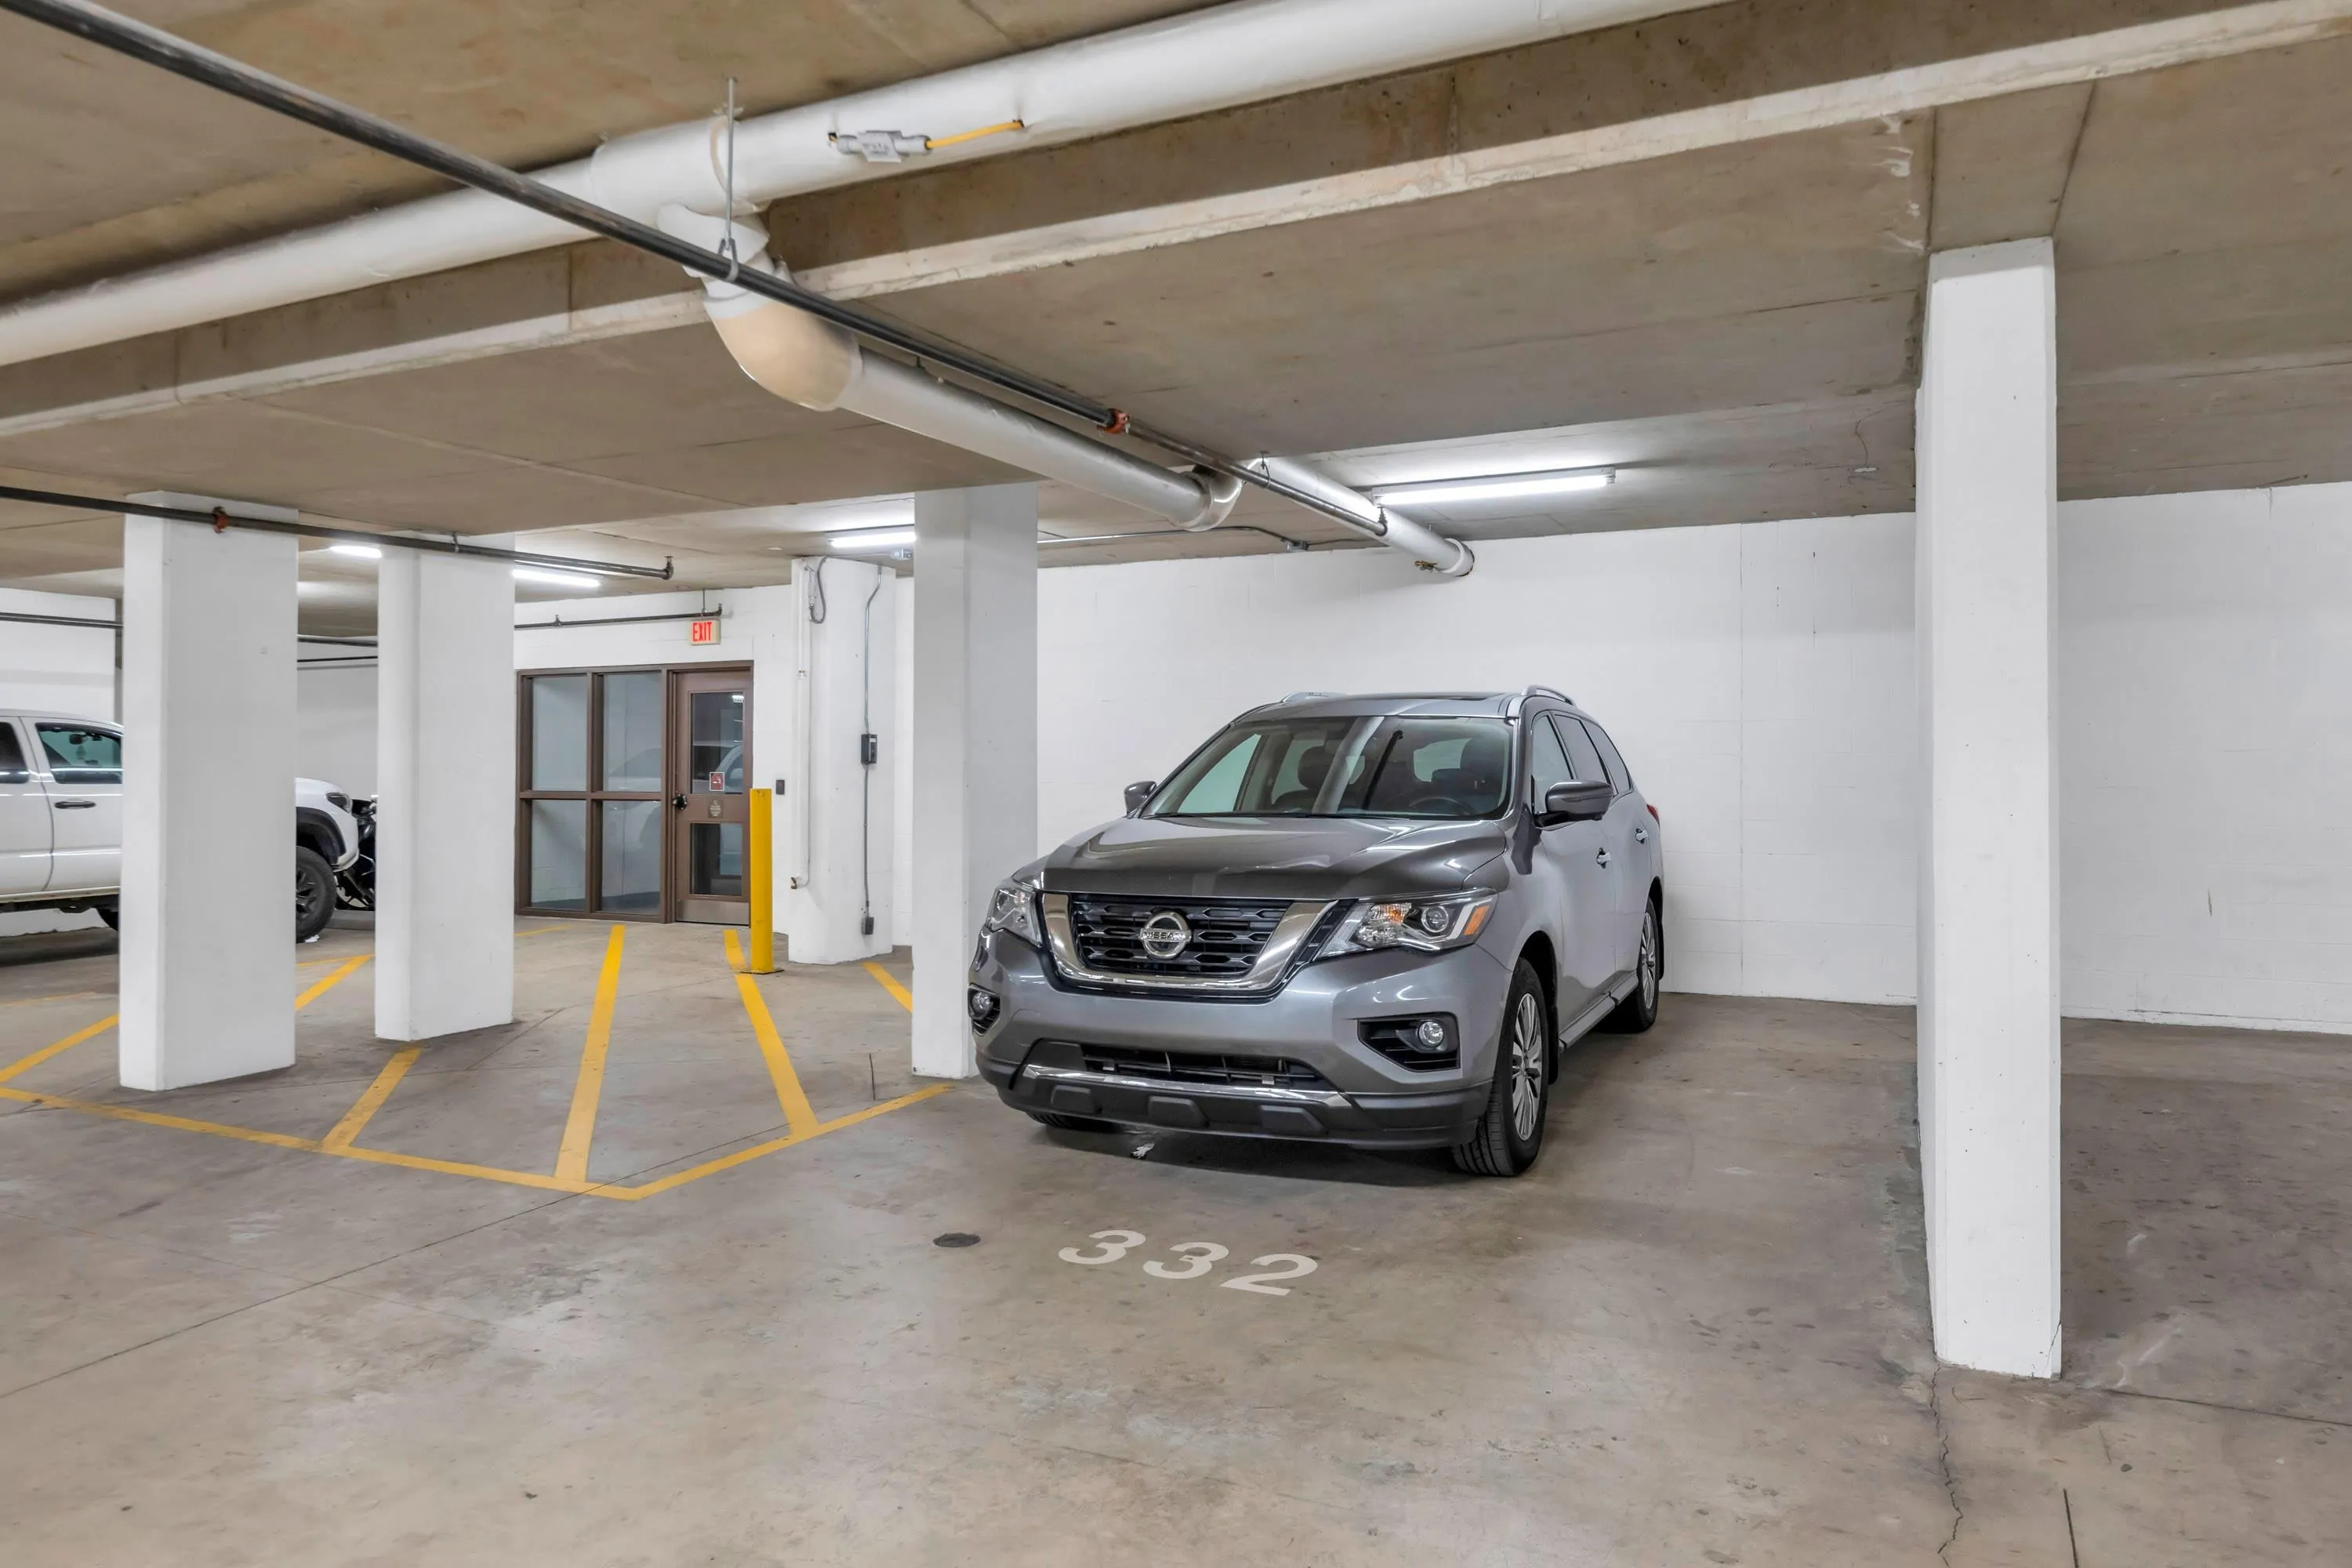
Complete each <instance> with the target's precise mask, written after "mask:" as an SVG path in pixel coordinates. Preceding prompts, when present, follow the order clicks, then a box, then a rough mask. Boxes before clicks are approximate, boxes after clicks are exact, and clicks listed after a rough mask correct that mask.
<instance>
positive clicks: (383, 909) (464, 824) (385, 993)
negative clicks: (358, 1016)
mask: <svg viewBox="0 0 2352 1568" xmlns="http://www.w3.org/2000/svg"><path fill="white" fill-rule="evenodd" d="M376 691H377V698H376V828H375V958H376V973H375V1032H376V1033H377V1034H378V1035H380V1036H382V1037H383V1038H385V1039H388V1040H428V1039H432V1038H434V1037H436V1036H440V1035H454V1034H457V1033H458V1032H459V1031H461V1030H465V1029H485V1028H490V1027H492V1026H497V1025H499V1024H505V1023H509V1022H511V1021H512V1020H513V1018H514V905H515V869H514V868H515V840H514V835H515V746H516V742H515V674H514V574H513V572H512V570H511V568H509V566H508V565H507V564H506V563H504V562H501V561H475V560H467V559H466V558H465V557H463V556H455V555H428V554H425V553H422V552H417V551H411V550H387V551H385V552H384V555H383V567H382V574H381V576H380V577H379V579H378V583H377V609H376Z"/></svg>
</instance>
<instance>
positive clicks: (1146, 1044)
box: [971, 931, 1510, 1149]
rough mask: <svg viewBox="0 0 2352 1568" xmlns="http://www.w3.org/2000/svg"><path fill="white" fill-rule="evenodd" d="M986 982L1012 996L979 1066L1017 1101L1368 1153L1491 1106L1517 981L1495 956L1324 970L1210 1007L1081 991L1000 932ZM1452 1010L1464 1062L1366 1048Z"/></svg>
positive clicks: (1443, 1141) (1440, 1130)
mask: <svg viewBox="0 0 2352 1568" xmlns="http://www.w3.org/2000/svg"><path fill="white" fill-rule="evenodd" d="M980 957H981V962H980V963H976V964H974V965H973V967H972V969H971V984H974V985H978V986H980V987H982V988H983V989H985V990H987V991H988V992H990V993H991V994H993V995H995V997H996V998H997V1000H998V1013H997V1016H996V1018H995V1019H994V1020H993V1021H992V1023H991V1025H990V1026H989V1027H988V1028H987V1029H986V1030H984V1031H982V1032H981V1033H980V1035H979V1037H978V1044H979V1053H978V1054H979V1065H980V1070H981V1073H982V1076H983V1077H985V1078H986V1079H988V1081H989V1082H990V1083H992V1084H993V1085H994V1086H995V1088H996V1091H997V1093H998V1095H999V1096H1000V1097H1001V1098H1002V1099H1003V1100H1004V1102H1005V1103H1006V1104H1007V1105H1010V1106H1013V1107H1014V1108H1015V1109H1017V1110H1027V1111H1053V1112H1058V1113H1061V1114H1063V1115H1068V1116H1084V1117H1094V1118H1098V1119H1100V1120H1103V1121H1116V1122H1123V1123H1127V1124H1130V1125H1133V1126H1139V1127H1162V1128H1168V1129H1170V1130H1171V1131H1196V1132H1215V1133H1224V1134H1229V1135H1238V1136H1243V1137H1255V1138H1305V1139H1313V1140H1317V1141H1319V1142H1333V1143H1342V1144H1347V1145H1349V1146H1351V1147H1359V1148H1390V1149H1416V1148H1446V1147H1451V1146H1452V1145H1454V1144H1456V1143H1460V1142H1464V1141H1465V1140H1466V1139H1467V1138H1468V1137H1469V1136H1470V1135H1471V1131H1472V1130H1473V1128H1474V1127H1475V1123H1476V1121H1477V1120H1478V1116H1479V1114H1480V1112H1482V1111H1483V1110H1485V1109H1486V1099H1487V1088H1488V1084H1489V1081H1490V1080H1491V1079H1492V1078H1493V1076H1494V1064H1495V1058H1496V1042H1497V1041H1498V1040H1499V1039H1500V1037H1501V1035H1502V1023H1503V1005H1504V1002H1505V1000H1506V996H1507V993H1508V991H1509V989H1510V973H1509V972H1508V970H1507V969H1506V968H1505V967H1504V966H1503V965H1502V963H1500V962H1499V961H1497V960H1496V958H1494V957H1493V956H1492V955H1491V954H1489V953H1487V952H1485V951H1484V949H1482V948H1480V947H1475V946H1473V947H1467V948H1460V949H1456V950H1455V951H1454V952H1444V953H1418V952H1381V953H1364V954H1360V955H1355V956H1351V957H1348V958H1339V959H1331V960H1327V961H1325V962H1323V963H1312V964H1309V965H1307V967H1306V968H1305V969H1302V970H1301V971H1299V973H1297V975H1295V976H1293V977H1292V979H1291V981H1290V983H1289V984H1287V985H1286V986H1285V987H1284V988H1283V989H1282V990H1281V991H1280V992H1278V993H1276V994H1274V995H1273V996H1270V997H1267V998H1265V999H1264V1000H1261V1001H1254V1002H1234V1001H1219V1002H1204V1001H1192V1000H1177V999H1172V998H1167V997H1156V996H1133V995H1119V994H1100V993H1095V992H1084V991H1076V990H1072V989H1070V988H1068V987H1067V986H1066V985H1065V984H1061V983H1060V982H1059V981H1058V979H1057V978H1056V977H1055V975H1053V974H1051V973H1048V964H1049V963H1050V961H1049V960H1048V959H1047V958H1046V956H1045V954H1044V953H1042V952H1038V951H1037V950H1036V949H1035V948H1033V947H1031V946H1030V945H1029V944H1028V943H1027V942H1023V941H1021V940H1020V939H1019V938H1017V937H1014V936H1012V935H1010V934H1008V933H1006V932H1003V931H998V932H995V933H993V934H992V936H991V937H990V939H989V942H988V943H987V946H986V947H985V949H984V950H983V952H982V954H981V955H980ZM1424 1014H1451V1015H1452V1016H1454V1020H1455V1022H1456V1026H1457V1028H1458V1029H1459V1032H1460V1039H1461V1059H1460V1061H1459V1063H1458V1065H1456V1066H1454V1067H1452V1068H1441V1069H1437V1070H1433V1071H1422V1070H1415V1069H1413V1068H1406V1067H1403V1066H1402V1065H1400V1064H1399V1063H1397V1062H1394V1061H1391V1059H1390V1058H1387V1057H1385V1056H1383V1055H1381V1053H1380V1052H1379V1051H1377V1050H1375V1049H1373V1048H1372V1047H1370V1046H1368V1045H1366V1044H1364V1043H1363V1041H1362V1039H1361V1037H1360V1030H1359V1026H1360V1024H1362V1023H1364V1022H1366V1021H1368V1020H1375V1019H1387V1018H1397V1017H1403V1016H1418V1015H1424ZM1087 1046H1097V1047H1126V1048H1129V1049H1141V1050H1149V1051H1165V1052H1167V1053H1168V1054H1169V1056H1170V1057H1171V1058H1177V1059H1179V1060H1181V1058H1187V1057H1196V1058H1219V1057H1270V1058H1280V1059H1282V1060H1285V1061H1289V1062H1296V1063H1298V1064H1301V1065H1303V1066H1305V1067H1307V1068H1312V1069H1313V1071H1314V1074H1315V1075H1316V1077H1317V1078H1318V1079H1320V1080H1321V1081H1320V1082H1313V1081H1309V1082H1307V1083H1305V1084H1300V1083H1297V1082H1292V1081H1285V1082H1282V1083H1276V1084H1254V1083H1247V1082H1222V1083H1208V1082H1199V1081H1192V1080H1190V1079H1182V1078H1165V1077H1160V1076H1156V1075H1150V1074H1144V1073H1138V1072H1135V1071H1132V1070H1113V1071H1103V1070H1099V1069H1098V1068H1088V1066H1087V1062H1086V1059H1085V1053H1084V1047H1087Z"/></svg>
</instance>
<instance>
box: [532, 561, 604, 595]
mask: <svg viewBox="0 0 2352 1568" xmlns="http://www.w3.org/2000/svg"><path fill="white" fill-rule="evenodd" d="M514 580H515V581H516V582H518V583H539V584H544V585H546V586H547V587H550V588H586V589H589V590H591V591H592V592H593V590H595V589H598V588H601V587H603V586H604V579H603V578H602V577H591V576H589V575H588V574H585V573H583V572H550V571H549V570H547V569H546V568H545V567H543V566H518V567H516V568H515V569H514Z"/></svg>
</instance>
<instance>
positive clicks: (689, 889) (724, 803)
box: [670, 669, 751, 925]
mask: <svg viewBox="0 0 2352 1568" xmlns="http://www.w3.org/2000/svg"><path fill="white" fill-rule="evenodd" d="M676 679H677V686H676V688H675V700H673V701H672V702H671V704H670V715H671V717H670V723H671V726H672V730H671V739H670V756H671V759H672V763H673V766H674V767H676V769H677V773H675V774H674V775H673V784H674V793H673V794H672V795H671V796H670V864H671V866H672V868H674V871H675V875H673V877H672V878H671V879H670V886H671V887H672V889H675V891H674V892H673V893H672V896H671V900H670V918H671V919H672V920H679V921H708V922H710V923H713V924H719V925H740V924H742V923H743V922H744V921H747V920H749V919H750V918H751V903H750V899H749V889H747V888H746V886H745V881H744V873H745V870H746V866H747V861H746V857H745V854H744V847H745V840H746V838H747V837H748V835H749V833H750V827H749V813H748V812H747V810H746V803H747V797H746V796H745V795H744V790H745V788H746V781H748V780H749V779H750V778H751V674H750V672H749V671H747V670H740V669H728V670H708V671H706V670H683V671H680V672H679V673H678V674H677V677H676Z"/></svg>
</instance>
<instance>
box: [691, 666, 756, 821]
mask: <svg viewBox="0 0 2352 1568" xmlns="http://www.w3.org/2000/svg"><path fill="white" fill-rule="evenodd" d="M687 701H688V703H689V704H690V705H691V706H690V708H689V710H688V723H689V725H690V726H691V727H690V729H689V731H688V734H689V735H690V737H691V739H690V742H689V744H688V754H687V788H688V793H689V794H693V795H741V794H742V793H743V694H742V693H741V692H740V691H697V692H695V693H693V694H692V695H691V696H689V697H688V699H687Z"/></svg>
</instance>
